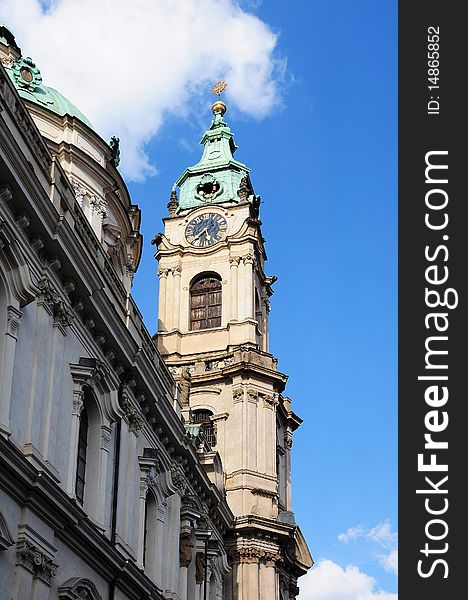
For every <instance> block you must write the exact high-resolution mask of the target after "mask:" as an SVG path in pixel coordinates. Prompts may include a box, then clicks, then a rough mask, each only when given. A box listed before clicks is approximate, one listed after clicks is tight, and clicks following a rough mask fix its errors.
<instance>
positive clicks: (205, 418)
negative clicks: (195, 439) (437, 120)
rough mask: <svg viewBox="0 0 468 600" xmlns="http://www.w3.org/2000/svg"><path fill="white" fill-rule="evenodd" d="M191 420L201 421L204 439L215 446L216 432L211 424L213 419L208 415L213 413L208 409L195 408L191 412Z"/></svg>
mask: <svg viewBox="0 0 468 600" xmlns="http://www.w3.org/2000/svg"><path fill="white" fill-rule="evenodd" d="M192 414H193V422H194V423H201V424H202V425H203V433H204V434H205V438H206V441H207V442H208V444H209V445H210V446H211V447H213V446H216V434H215V430H214V426H213V421H212V420H211V419H210V417H212V416H213V414H212V413H211V412H210V411H209V410H196V411H194V412H193V413H192Z"/></svg>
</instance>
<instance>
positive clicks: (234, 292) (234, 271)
mask: <svg viewBox="0 0 468 600" xmlns="http://www.w3.org/2000/svg"><path fill="white" fill-rule="evenodd" d="M239 261H240V258H239V257H238V256H235V257H234V258H231V259H230V260H229V263H230V265H231V311H230V312H231V316H230V320H231V321H237V320H238V318H239V289H238V288H239V285H238V283H239V282H238V279H239Z"/></svg>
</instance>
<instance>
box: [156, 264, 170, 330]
mask: <svg viewBox="0 0 468 600" xmlns="http://www.w3.org/2000/svg"><path fill="white" fill-rule="evenodd" d="M158 275H159V307H158V321H159V324H158V329H159V331H166V294H167V291H166V284H167V275H168V270H167V269H159V271H158Z"/></svg>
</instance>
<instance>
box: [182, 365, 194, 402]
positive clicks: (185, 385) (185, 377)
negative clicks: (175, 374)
mask: <svg viewBox="0 0 468 600" xmlns="http://www.w3.org/2000/svg"><path fill="white" fill-rule="evenodd" d="M191 385H192V375H191V374H190V369H189V368H188V367H182V369H181V372H180V381H179V386H180V403H181V405H182V408H186V407H188V406H189V398H190V387H191Z"/></svg>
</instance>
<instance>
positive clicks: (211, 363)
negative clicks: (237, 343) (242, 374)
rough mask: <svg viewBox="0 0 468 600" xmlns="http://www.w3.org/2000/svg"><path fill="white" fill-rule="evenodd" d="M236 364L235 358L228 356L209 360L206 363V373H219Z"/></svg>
mask: <svg viewBox="0 0 468 600" xmlns="http://www.w3.org/2000/svg"><path fill="white" fill-rule="evenodd" d="M234 362H235V359H234V356H226V358H220V359H218V360H207V361H205V371H219V370H220V369H224V367H227V366H229V365H232V364H233V363H234Z"/></svg>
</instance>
